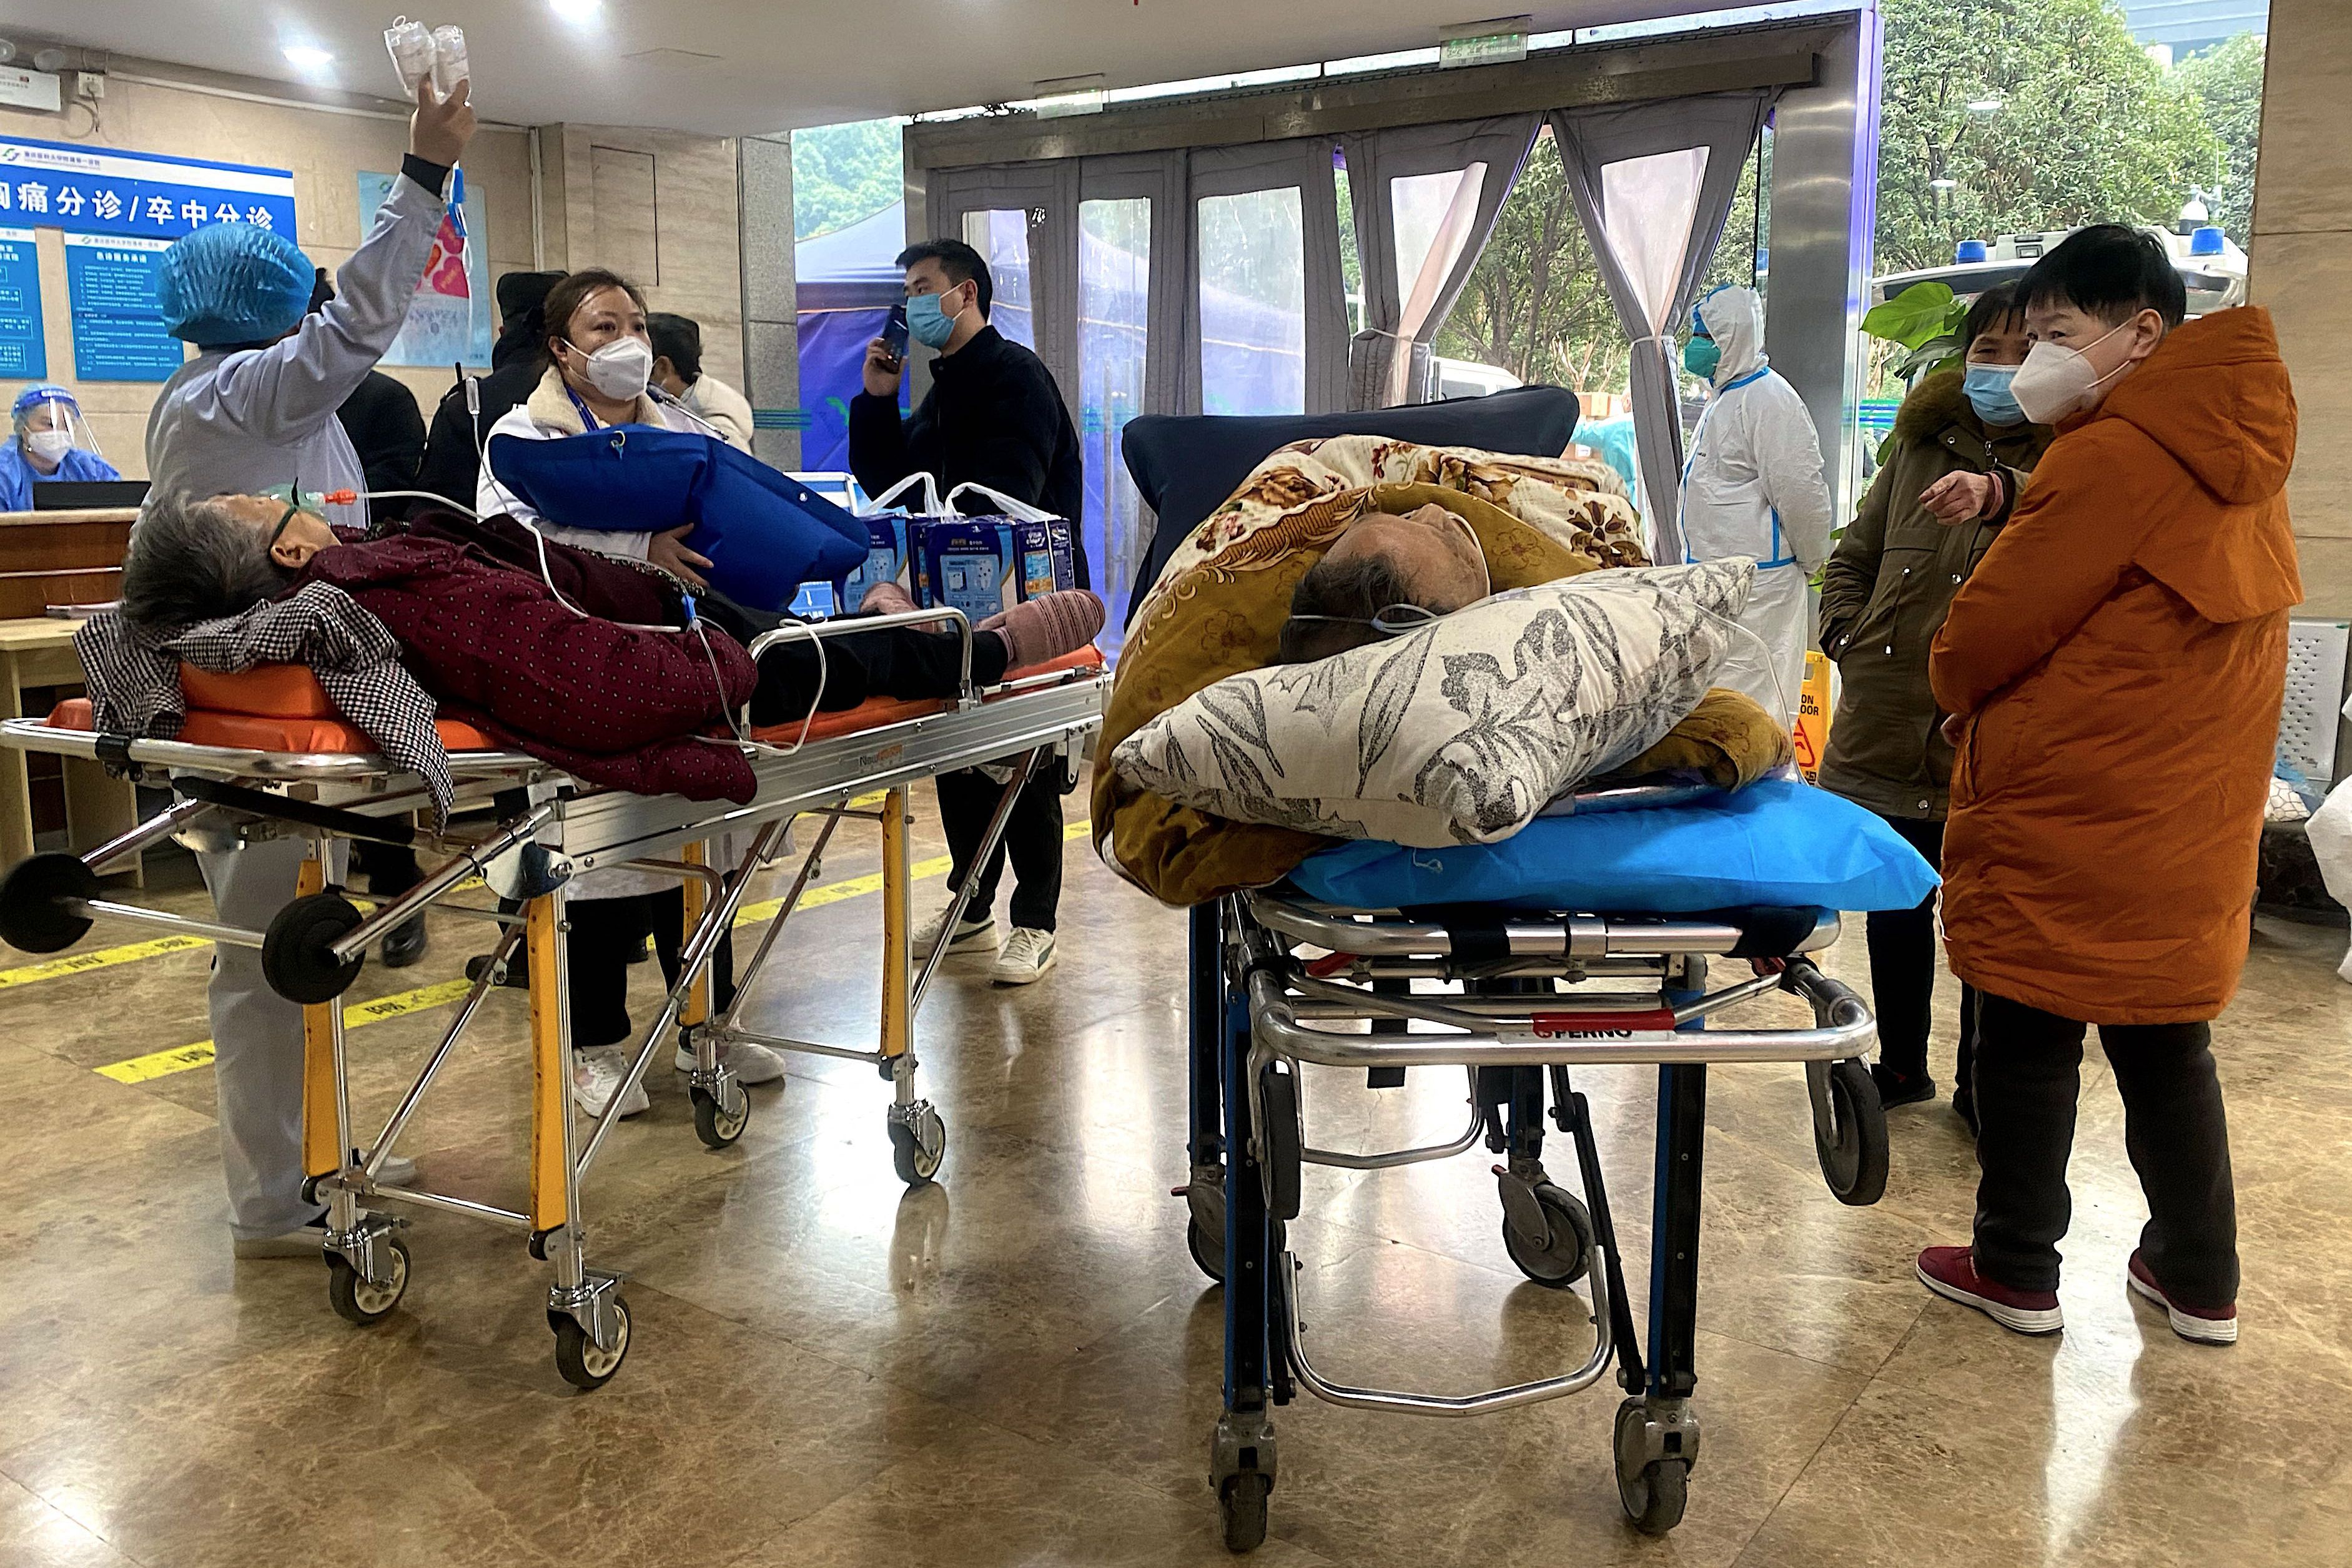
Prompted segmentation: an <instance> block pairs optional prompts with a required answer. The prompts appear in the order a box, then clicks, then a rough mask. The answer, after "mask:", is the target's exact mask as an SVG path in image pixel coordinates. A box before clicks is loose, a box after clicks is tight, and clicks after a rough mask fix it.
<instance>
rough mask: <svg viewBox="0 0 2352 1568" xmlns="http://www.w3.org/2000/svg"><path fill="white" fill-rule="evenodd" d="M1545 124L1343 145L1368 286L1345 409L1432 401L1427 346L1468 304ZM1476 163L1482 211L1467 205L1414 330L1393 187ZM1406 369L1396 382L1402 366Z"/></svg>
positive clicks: (1362, 137) (1479, 124)
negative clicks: (1450, 254) (1473, 280)
mask: <svg viewBox="0 0 2352 1568" xmlns="http://www.w3.org/2000/svg"><path fill="white" fill-rule="evenodd" d="M1541 124H1542V117H1541V116H1540V115H1537V114H1514V115H1505V116H1500V117H1497V118H1496V119H1492V120H1456V121H1454V122H1452V123H1449V124H1444V125H1412V126H1401V127H1397V128H1394V129H1391V130H1385V131H1361V132H1358V133H1355V134H1351V135H1349V136H1346V137H1343V138H1341V141H1340V148H1341V151H1342V152H1344V153H1345V155H1346V157H1347V160H1348V195H1349V204H1350V206H1351V207H1352V209H1353V211H1354V214H1355V219H1356V249H1357V252H1358V257H1359V260H1360V264H1361V267H1362V271H1363V281H1364V319H1363V325H1362V328H1361V329H1360V330H1359V331H1358V332H1357V333H1356V336H1355V340H1354V341H1353V343H1352V344H1351V345H1350V353H1349V385H1348V406H1349V407H1350V408H1385V407H1388V406H1389V405H1390V404H1391V403H1395V402H1426V401H1427V399H1428V393H1429V375H1428V370H1429V358H1430V350H1429V342H1430V340H1431V339H1432V338H1433V337H1435V336H1436V334H1437V329H1438V328H1439V327H1440V326H1442V325H1443V324H1444V320H1445V318H1446V316H1447V314H1448V313H1449V312H1451V311H1452V310H1453V308H1454V301H1455V300H1456V299H1458V298H1461V295H1462V287H1463V285H1464V284H1465V283H1467V282H1468V281H1469V278H1470V273H1471V270H1472V268H1474V267H1476V266H1477V264H1478V257H1479V255H1480V253H1482V252H1483V251H1485V250H1486V239H1487V236H1488V235H1491V234H1493V233H1494V230H1495V218H1496V214H1498V213H1500V212H1501V211H1502V208H1503V203H1504V201H1505V199H1506V198H1507V197H1508V196H1509V195H1510V193H1511V187H1512V186H1513V185H1515V184H1517V183H1518V178H1519V171H1520V170H1521V168H1522V167H1524V166H1525V164H1526V162H1527V157H1528V149H1529V148H1530V147H1532V146H1533V145H1534V144H1535V138H1536V131H1537V130H1538V127H1539V126H1540V125H1541ZM1473 163H1480V164H1484V165H1485V166H1486V168H1485V173H1484V175H1483V176H1482V178H1481V181H1480V183H1479V186H1478V191H1477V197H1476V203H1475V210H1471V209H1469V208H1468V207H1467V206H1466V205H1465V211H1464V213H1463V214H1462V215H1463V216H1464V217H1465V219H1466V233H1465V236H1464V243H1463V245H1462V246H1461V249H1460V252H1459V254H1458V255H1457V256H1456V257H1455V259H1454V265H1453V267H1450V268H1449V269H1448V270H1447V272H1446V273H1445V276H1444V278H1443V279H1441V280H1440V281H1439V282H1438V286H1437V288H1436V291H1435V293H1434V294H1433V296H1431V297H1430V298H1427V299H1426V300H1425V301H1423V304H1425V306H1426V308H1424V309H1423V310H1421V311H1419V312H1417V319H1416V320H1415V321H1413V322H1412V323H1411V324H1410V325H1409V326H1408V324H1407V323H1406V321H1405V320H1404V315H1405V309H1406V306H1407V304H1408V301H1409V293H1410V290H1411V289H1412V285H1413V281H1414V280H1413V279H1412V278H1409V277H1398V276H1397V254H1396V250H1397V246H1396V206H1395V188H1394V186H1393V185H1391V181H1394V180H1400V179H1409V178H1411V177H1412V176H1414V175H1417V174H1438V173H1447V172H1452V171H1454V170H1457V169H1466V168H1468V167H1469V166H1470V165H1471V164H1473ZM1401 358H1402V359H1405V360H1406V361H1407V363H1406V367H1405V373H1404V374H1403V376H1402V384H1401V385H1400V379H1401V378H1400V376H1399V374H1398V369H1399V367H1398V361H1399V360H1400V359H1401Z"/></svg>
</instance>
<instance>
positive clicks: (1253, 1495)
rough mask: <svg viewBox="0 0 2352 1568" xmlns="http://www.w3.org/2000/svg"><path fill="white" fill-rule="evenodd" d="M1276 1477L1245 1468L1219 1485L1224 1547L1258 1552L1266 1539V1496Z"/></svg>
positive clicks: (1218, 1509) (1271, 1488)
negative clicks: (1223, 1526)
mask: <svg viewBox="0 0 2352 1568" xmlns="http://www.w3.org/2000/svg"><path fill="white" fill-rule="evenodd" d="M1273 1490H1274V1478H1273V1477H1271V1476H1268V1475H1265V1474H1263V1473H1261V1472H1259V1471H1257V1470H1244V1471H1243V1472H1242V1473H1241V1474H1239V1475H1237V1476H1234V1477H1232V1478H1230V1479H1228V1480H1227V1481H1226V1482H1225V1484H1224V1485H1223V1486H1222V1487H1220V1488H1218V1489H1217V1512H1218V1514H1219V1515H1220V1516H1222V1517H1223V1520H1224V1525H1225V1550H1226V1551H1228V1552H1255V1551H1256V1550H1257V1549H1258V1547H1259V1546H1261V1545H1263V1544H1264V1543H1265V1500H1266V1497H1267V1495H1268V1494H1269V1493H1271V1492H1272V1491H1273Z"/></svg>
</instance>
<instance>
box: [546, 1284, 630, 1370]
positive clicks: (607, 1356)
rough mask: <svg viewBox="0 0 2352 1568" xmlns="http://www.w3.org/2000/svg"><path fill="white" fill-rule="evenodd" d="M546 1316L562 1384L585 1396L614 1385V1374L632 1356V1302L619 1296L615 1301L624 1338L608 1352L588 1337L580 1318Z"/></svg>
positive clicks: (556, 1366) (615, 1310) (615, 1311)
mask: <svg viewBox="0 0 2352 1568" xmlns="http://www.w3.org/2000/svg"><path fill="white" fill-rule="evenodd" d="M547 1315H548V1320H549V1321H550V1322H552V1323H554V1325H555V1370H556V1371H558V1372H560V1373H562V1375H563V1381H564V1382H566V1383H569V1384H570V1385H572V1387H574V1388H577V1389H579V1390H580V1391H581V1392H582V1393H583V1394H585V1393H587V1392H588V1391H589V1390H591V1389H595V1388H602V1387H604V1385H606V1384H607V1383H610V1382H612V1381H613V1374H614V1373H616V1372H618V1371H620V1370H621V1363H622V1361H623V1360H625V1358H626V1357H627V1355H628V1354H629V1303H628V1302H626V1301H623V1300H621V1298H620V1297H618V1296H614V1298H613V1316H614V1319H615V1320H616V1321H617V1322H619V1323H620V1325H621V1338H620V1343H618V1344H615V1345H614V1347H613V1348H612V1349H611V1350H609V1351H608V1350H605V1349H604V1348H603V1347H602V1346H600V1345H598V1344H597V1343H596V1342H595V1341H594V1340H593V1339H592V1338H590V1337H589V1334H588V1331H587V1330H586V1329H584V1328H582V1327H581V1326H580V1320H579V1319H577V1318H574V1317H571V1316H569V1315H567V1314H565V1313H563V1312H550V1313H548V1314H547Z"/></svg>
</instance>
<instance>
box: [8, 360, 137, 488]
mask: <svg viewBox="0 0 2352 1568" xmlns="http://www.w3.org/2000/svg"><path fill="white" fill-rule="evenodd" d="M8 413H9V420H10V423H11V425H12V426H13V428H12V430H11V432H10V434H9V440H8V444H7V445H5V446H0V512H29V511H31V510H32V509H33V486H35V485H37V484H40V483H42V482H43V481H45V480H49V479H83V480H87V479H120V478H121V477H122V476H121V474H119V473H117V472H116V471H115V467H114V465H113V464H111V463H109V462H108V461H107V460H106V457H105V455H104V454H102V453H100V451H99V449H98V438H97V437H96V436H94V435H92V434H90V433H89V424H88V423H86V422H85V421H84V420H83V419H82V416H81V404H79V403H78V402H75V401H74V395H73V393H71V392H68V391H66V389H65V388H63V387H51V386H37V387H26V389H25V390H24V391H23V392H19V393H17V394H16V406H14V407H13V408H11V409H10V410H9V411H8Z"/></svg>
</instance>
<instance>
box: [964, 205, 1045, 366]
mask: <svg viewBox="0 0 2352 1568" xmlns="http://www.w3.org/2000/svg"><path fill="white" fill-rule="evenodd" d="M963 243H964V244H966V245H968V246H971V248H972V249H974V250H976V251H978V252H980V254H981V256H982V259H983V260H985V261H986V262H987V263H988V280H989V283H990V284H991V285H992V287H993V288H994V290H995V294H994V298H993V301H992V304H991V305H990V307H989V316H988V322H989V325H990V326H992V327H994V328H995V329H997V330H998V331H1000V332H1002V333H1003V334H1004V335H1005V336H1006V337H1008V338H1010V339H1012V340H1013V341H1014V342H1016V343H1021V344H1024V345H1026V346H1027V347H1029V348H1031V349H1034V348H1036V346H1037V313H1036V308H1035V299H1034V293H1033V291H1032V289H1031V287H1030V284H1031V279H1030V275H1029V214H1027V213H1026V212H1024V211H1023V210H1021V209H1020V208H1017V207H1015V208H1005V207H989V208H983V209H982V210H981V211H979V212H971V213H966V214H964V215H963Z"/></svg>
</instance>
